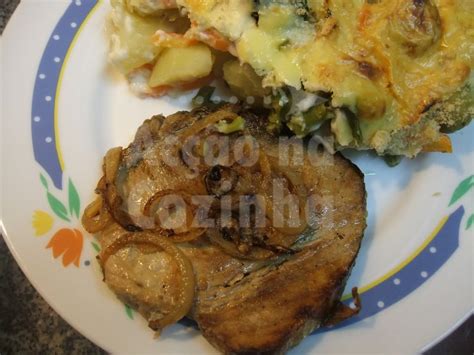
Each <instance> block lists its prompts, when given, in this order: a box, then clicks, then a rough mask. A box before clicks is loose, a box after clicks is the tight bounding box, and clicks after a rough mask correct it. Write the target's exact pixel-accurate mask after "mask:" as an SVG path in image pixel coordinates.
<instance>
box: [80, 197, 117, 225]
mask: <svg viewBox="0 0 474 355" xmlns="http://www.w3.org/2000/svg"><path fill="white" fill-rule="evenodd" d="M110 221H111V217H110V214H109V212H108V211H107V209H106V208H105V206H104V201H103V199H102V197H100V196H98V197H97V198H96V199H95V200H94V202H92V203H90V204H89V205H88V206H87V207H86V209H85V210H84V213H83V215H82V219H81V222H82V226H83V227H84V229H85V230H86V231H88V232H89V233H92V234H93V233H97V232H100V231H101V230H103V229H104V228H105V227H107V225H108V224H109V223H110Z"/></svg>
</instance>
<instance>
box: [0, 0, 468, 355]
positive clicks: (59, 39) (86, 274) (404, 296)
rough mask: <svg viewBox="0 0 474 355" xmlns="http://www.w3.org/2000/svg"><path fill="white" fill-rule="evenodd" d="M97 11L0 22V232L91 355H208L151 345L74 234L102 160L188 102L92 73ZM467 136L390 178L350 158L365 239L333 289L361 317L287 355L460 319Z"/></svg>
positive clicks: (385, 345) (393, 344) (182, 332)
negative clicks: (340, 288)
mask: <svg viewBox="0 0 474 355" xmlns="http://www.w3.org/2000/svg"><path fill="white" fill-rule="evenodd" d="M108 10H109V5H108V3H106V2H100V3H99V4H96V2H95V1H92V0H82V2H81V1H73V2H66V1H52V0H51V1H33V0H30V1H28V0H26V1H23V2H22V3H21V4H20V6H19V7H18V9H17V11H16V12H15V14H14V15H13V17H12V18H11V21H10V23H9V25H8V27H7V29H6V31H5V33H4V38H3V44H2V46H3V48H2V89H3V90H2V100H3V103H2V105H1V106H2V119H1V122H2V142H1V149H2V161H1V165H0V166H1V169H2V175H1V177H2V196H1V202H2V206H1V207H2V210H1V218H2V221H1V222H2V228H3V231H2V232H3V235H4V237H5V239H6V241H7V243H8V246H9V247H10V249H11V251H12V252H13V254H14V256H15V258H16V260H17V261H18V263H19V264H20V266H21V268H22V269H23V271H24V272H25V274H26V275H27V277H28V278H29V280H30V281H31V282H32V283H33V285H34V286H35V287H36V289H37V290H38V291H39V292H40V293H41V295H42V296H43V297H44V298H45V299H46V300H47V301H48V302H49V303H50V304H51V306H52V307H53V308H54V309H55V310H56V311H57V312H58V313H59V314H60V315H61V316H62V317H64V318H65V319H66V320H67V321H68V322H69V323H70V324H71V325H73V326H74V327H75V328H76V329H78V330H79V331H80V332H81V333H82V334H84V335H85V336H87V337H88V338H89V339H91V340H92V341H94V342H95V343H97V344H98V345H100V346H101V347H103V348H104V349H106V350H108V351H111V352H116V353H126V352H158V353H191V352H192V353H209V352H214V350H213V349H212V348H211V346H210V345H208V343H207V342H206V341H205V340H204V338H202V336H200V334H199V332H198V331H196V330H194V329H193V328H190V327H186V326H184V325H176V326H173V327H170V328H169V329H166V330H165V331H164V333H163V334H162V336H161V337H160V338H159V339H154V338H153V334H152V332H151V331H150V330H149V329H148V328H147V326H146V323H145V321H144V320H142V319H141V317H139V316H138V315H137V314H136V313H135V312H133V311H130V310H129V311H128V312H126V310H125V307H124V305H123V304H121V303H120V302H119V301H118V300H117V299H116V298H115V296H114V295H113V294H112V293H111V292H110V291H109V290H108V289H107V287H106V286H105V285H104V284H103V283H102V282H101V275H100V271H99V269H98V266H97V263H96V262H95V255H96V251H95V249H94V246H93V243H94V240H93V238H92V237H91V236H89V235H88V234H87V233H86V232H85V231H84V230H83V229H82V227H81V225H80V223H79V220H78V213H77V212H78V211H79V210H81V209H82V208H83V207H84V205H85V204H86V203H87V202H88V201H89V200H90V199H91V198H92V193H93V192H92V191H93V188H94V186H95V183H96V181H97V178H98V177H99V174H100V160H101V157H102V156H103V154H104V153H105V151H106V150H107V149H108V148H109V147H112V146H117V145H126V144H127V143H128V142H130V140H131V138H132V136H133V134H134V132H135V131H136V128H137V127H138V126H139V125H140V123H141V122H142V121H143V120H144V119H145V118H147V117H149V116H151V115H152V114H156V113H164V114H168V113H171V112H173V111H175V110H177V109H181V108H183V107H186V105H187V100H188V99H189V95H188V97H185V98H181V99H175V100H172V99H160V100H156V99H146V100H143V99H139V98H137V97H134V96H133V95H132V94H131V93H130V92H129V91H128V88H127V86H126V85H125V83H124V82H123V80H121V79H120V78H118V77H117V76H116V75H115V74H114V73H113V71H111V70H110V68H108V67H107V65H106V47H107V44H106V38H105V35H104V34H103V26H104V20H105V17H106V15H107V12H108ZM473 136H474V126H473V125H471V126H470V127H468V128H466V129H464V130H463V131H462V132H460V133H457V134H455V135H453V143H454V150H455V153H454V154H452V155H443V154H426V155H423V156H421V157H419V158H417V159H415V160H412V161H404V162H403V163H402V164H401V165H400V166H398V167H396V168H392V169H391V168H388V167H386V166H385V164H384V163H383V162H382V161H381V159H378V158H376V157H374V156H373V155H370V154H351V157H352V159H353V160H354V161H355V162H356V163H357V164H358V165H359V166H360V167H361V169H362V170H363V171H364V172H365V173H366V184H367V190H368V204H369V220H368V223H369V228H368V230H367V232H366V236H365V239H364V241H363V247H362V251H361V253H360V255H359V257H358V259H357V265H356V267H355V269H354V271H353V273H352V276H351V278H350V279H349V282H348V285H347V289H349V288H350V287H352V286H354V285H357V286H359V287H360V288H361V290H362V291H363V293H362V299H363V305H364V307H363V311H362V313H361V314H360V315H359V316H358V318H354V319H353V320H352V321H349V324H345V325H344V326H339V327H337V329H332V330H331V331H320V332H318V333H317V334H315V335H311V336H309V337H307V338H306V339H305V340H304V341H303V343H302V344H301V345H299V347H298V348H297V350H295V351H294V353H300V352H309V353H352V352H357V353H368V352H386V351H388V350H390V351H392V352H404V353H406V352H409V353H410V352H417V351H420V350H422V349H423V348H425V347H427V346H429V345H430V344H432V343H433V342H434V341H436V340H437V339H439V338H440V337H442V336H443V335H444V334H447V332H449V331H450V330H451V329H452V328H453V327H454V326H455V325H456V324H457V323H459V322H460V321H462V320H463V319H465V317H467V315H468V314H469V313H470V312H471V311H472V308H473V294H472V292H473V268H472V258H473V253H472V251H473V249H472V237H473V235H472V234H473V233H472V231H473V230H474V227H473V226H471V227H470V228H468V227H467V226H468V224H470V223H472V222H473V212H474V203H473V196H474V189H471V187H473V185H474V176H473V172H474V166H473V163H474V140H473V139H472V138H473ZM40 176H42V178H40ZM75 191H76V192H77V195H76V193H75ZM48 196H49V197H48ZM38 211H40V212H38ZM33 221H34V222H33ZM36 234H39V235H38V236H36ZM51 244H52V245H53V248H47V246H48V245H51ZM61 245H64V248H65V250H63V253H61V250H60V249H61ZM53 250H55V251H56V252H57V253H58V254H61V255H59V256H58V257H57V258H54V256H53ZM66 250H68V252H67V253H65V251H66ZM347 302H350V300H347ZM130 318H133V319H130Z"/></svg>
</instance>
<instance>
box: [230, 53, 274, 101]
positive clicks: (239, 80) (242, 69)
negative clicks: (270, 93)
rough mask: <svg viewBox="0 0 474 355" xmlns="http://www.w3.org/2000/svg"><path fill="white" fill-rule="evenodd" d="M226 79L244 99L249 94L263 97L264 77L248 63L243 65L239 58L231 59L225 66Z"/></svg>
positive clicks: (234, 91) (231, 87) (233, 90)
mask: <svg viewBox="0 0 474 355" xmlns="http://www.w3.org/2000/svg"><path fill="white" fill-rule="evenodd" d="M223 73H224V80H225V81H226V83H227V84H228V85H229V87H230V89H231V90H232V92H233V93H234V94H235V95H236V96H237V97H239V98H240V99H242V100H245V99H246V98H247V97H249V96H253V97H254V98H258V97H263V96H264V95H265V89H264V88H263V86H262V78H261V77H259V76H258V75H257V73H255V70H253V69H252V67H251V66H250V65H248V64H244V65H241V64H240V63H239V61H238V60H231V61H229V62H227V63H225V64H224V66H223Z"/></svg>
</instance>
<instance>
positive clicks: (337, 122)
mask: <svg viewBox="0 0 474 355" xmlns="http://www.w3.org/2000/svg"><path fill="white" fill-rule="evenodd" d="M331 131H332V133H334V135H335V136H336V140H337V142H338V143H339V144H340V145H342V146H347V145H349V144H350V143H351V142H352V141H353V140H354V136H353V135H352V129H351V125H350V123H349V120H348V118H347V116H346V114H345V113H344V112H342V110H337V111H336V118H334V119H333V120H332V121H331Z"/></svg>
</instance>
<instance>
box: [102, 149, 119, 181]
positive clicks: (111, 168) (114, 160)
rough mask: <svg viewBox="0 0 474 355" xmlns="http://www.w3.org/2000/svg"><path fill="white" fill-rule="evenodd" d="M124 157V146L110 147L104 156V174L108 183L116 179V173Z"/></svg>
mask: <svg viewBox="0 0 474 355" xmlns="http://www.w3.org/2000/svg"><path fill="white" fill-rule="evenodd" d="M121 158H122V147H116V148H112V149H109V151H107V153H106V154H105V157H104V176H105V181H106V182H107V183H108V184H112V183H114V181H115V175H116V174H117V170H118V167H119V164H120V161H121Z"/></svg>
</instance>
